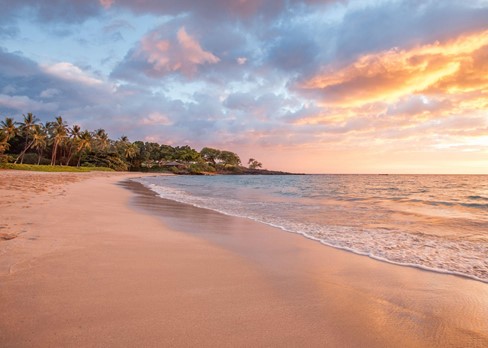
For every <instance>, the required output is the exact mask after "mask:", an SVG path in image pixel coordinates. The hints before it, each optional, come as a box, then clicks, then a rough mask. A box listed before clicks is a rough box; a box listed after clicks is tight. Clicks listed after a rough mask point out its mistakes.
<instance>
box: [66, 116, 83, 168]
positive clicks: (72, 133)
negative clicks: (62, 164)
mask: <svg viewBox="0 0 488 348" xmlns="http://www.w3.org/2000/svg"><path fill="white" fill-rule="evenodd" d="M80 133H81V127H80V126H78V125H77V124H75V125H74V126H73V127H72V128H69V129H68V138H67V142H68V159H67V160H66V165H69V162H70V161H71V158H72V157H73V154H74V149H75V148H76V145H77V144H76V143H77V142H78V139H79V138H80Z"/></svg>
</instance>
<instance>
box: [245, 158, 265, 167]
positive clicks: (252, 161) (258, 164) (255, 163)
mask: <svg viewBox="0 0 488 348" xmlns="http://www.w3.org/2000/svg"><path fill="white" fill-rule="evenodd" d="M247 164H248V165H249V169H256V168H262V167H263V164H262V163H261V162H258V161H256V160H255V159H254V158H249V161H247Z"/></svg>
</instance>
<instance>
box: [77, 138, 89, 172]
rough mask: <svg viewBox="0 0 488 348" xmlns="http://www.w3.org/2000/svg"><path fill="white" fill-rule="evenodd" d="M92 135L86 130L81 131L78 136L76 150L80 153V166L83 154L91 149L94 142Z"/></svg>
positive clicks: (78, 164)
mask: <svg viewBox="0 0 488 348" xmlns="http://www.w3.org/2000/svg"><path fill="white" fill-rule="evenodd" d="M92 140H93V138H92V135H91V133H90V132H89V131H87V130H85V131H83V132H81V133H80V137H79V138H78V142H77V144H76V152H77V153H78V163H77V164H76V166H77V167H79V166H80V162H81V155H82V154H83V152H84V151H86V150H91V146H92V145H91V144H92Z"/></svg>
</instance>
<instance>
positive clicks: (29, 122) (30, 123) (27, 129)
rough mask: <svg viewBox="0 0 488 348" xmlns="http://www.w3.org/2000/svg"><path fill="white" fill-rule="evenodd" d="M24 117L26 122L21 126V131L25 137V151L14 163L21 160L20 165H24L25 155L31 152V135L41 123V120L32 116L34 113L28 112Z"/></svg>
mask: <svg viewBox="0 0 488 348" xmlns="http://www.w3.org/2000/svg"><path fill="white" fill-rule="evenodd" d="M22 116H23V117H24V121H23V122H22V123H21V124H20V130H21V132H22V134H23V135H24V137H25V145H24V150H23V151H22V152H21V153H20V155H19V156H18V157H17V159H16V160H15V162H14V163H17V161H18V160H19V159H20V163H21V164H22V163H24V155H25V153H26V152H27V150H29V147H30V145H29V144H30V138H31V133H32V129H33V128H34V126H35V125H36V124H37V123H38V122H39V119H38V118H37V117H36V116H34V114H32V112H28V113H27V116H26V115H22Z"/></svg>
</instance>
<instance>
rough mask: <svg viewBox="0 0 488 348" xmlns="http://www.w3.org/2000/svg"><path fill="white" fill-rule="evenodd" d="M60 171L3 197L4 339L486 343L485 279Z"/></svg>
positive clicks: (0, 331) (28, 342) (52, 342)
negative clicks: (52, 179) (359, 251)
mask: <svg viewBox="0 0 488 348" xmlns="http://www.w3.org/2000/svg"><path fill="white" fill-rule="evenodd" d="M136 174H140V173H136ZM2 175H4V174H2V173H1V172H0V180H2ZM70 175H71V174H70ZM70 175H67V174H60V175H56V176H58V177H61V178H62V180H60V181H63V180H65V181H66V182H60V183H58V184H56V185H54V186H53V187H52V188H47V189H45V190H44V191H39V192H38V194H37V195H36V196H35V197H32V196H33V195H32V191H29V190H27V191H22V190H21V189H20V187H21V186H22V185H21V183H22V184H23V185H26V183H28V182H30V181H35V180H37V182H38V183H37V184H35V185H34V184H32V185H31V186H32V187H38V189H39V190H40V189H41V188H42V187H44V186H45V185H46V181H47V180H46V176H44V177H42V175H41V177H40V176H39V175H36V174H26V175H22V174H20V175H18V176H17V179H22V180H21V182H20V183H19V182H17V183H15V185H14V187H13V188H12V190H11V191H10V192H11V193H12V192H13V193H15V195H13V196H12V197H11V196H10V195H9V196H8V199H5V201H4V205H3V206H2V207H1V208H2V212H3V213H2V214H5V215H4V216H8V218H9V220H8V222H7V223H8V224H9V225H10V226H16V228H19V229H25V232H23V233H22V234H20V236H19V237H18V238H15V239H13V240H9V241H3V240H2V241H0V260H1V264H0V265H3V264H4V263H5V262H8V261H9V258H10V257H14V256H15V255H16V254H20V255H21V256H22V257H23V258H24V260H25V259H28V261H25V262H24V263H23V264H22V265H19V267H17V268H15V270H14V272H11V273H10V275H5V274H1V273H0V297H1V298H2V299H6V301H1V304H0V313H2V315H1V316H0V341H2V342H4V343H5V344H6V346H16V347H17V346H18V347H23V346H32V345H33V344H34V345H38V346H73V345H76V346H121V345H125V346H127V345H145V346H161V345H165V344H166V345H171V346H188V345H195V344H198V345H199V346H209V347H210V346H229V345H234V346H249V345H259V346H264V345H265V346H283V345H292V346H305V345H307V346H324V345H329V346H359V345H362V346H378V347H380V346H393V345H399V344H402V345H403V346H406V347H418V346H420V347H422V346H425V347H427V346H438V347H441V346H446V345H450V346H471V347H477V346H479V347H482V346H486V345H487V344H488V318H486V316H485V315H484V314H486V313H487V312H488V287H487V286H486V284H485V283H481V282H477V281H474V280H469V279H464V278H460V277H458V276H451V275H445V274H439V273H433V272H426V271H422V270H419V269H416V268H409V267H400V266H396V265H392V264H389V263H384V262H379V261H377V260H374V259H371V258H365V257H364V256H359V255H356V254H353V253H350V252H346V251H343V250H338V249H335V248H332V247H324V246H323V245H322V244H319V243H315V242H312V241H310V240H308V239H306V238H303V237H302V236H301V235H298V234H292V233H283V232H282V231H280V230H278V229H276V228H272V227H269V226H266V225H262V224H260V223H258V222H254V221H250V220H246V219H244V218H237V217H230V216H226V215H223V214H219V213H217V212H213V211H208V210H204V209H201V208H196V207H193V206H189V205H184V204H181V203H177V202H173V201H167V200H163V199H162V198H159V197H156V196H155V194H154V195H151V194H148V191H149V190H148V189H147V188H144V189H145V190H147V191H144V190H138V189H137V187H134V186H132V187H131V188H130V190H128V189H127V185H126V183H123V181H125V180H127V178H128V177H131V176H132V177H137V176H140V175H131V174H126V175H113V174H112V175H111V174H100V175H87V177H86V178H83V179H85V180H78V177H77V176H78V175H80V174H75V178H71V177H70ZM81 175H84V174H81ZM34 179H35V180H34ZM17 185H18V187H17ZM29 185H30V184H27V186H29ZM36 185H37V186H36ZM138 185H141V184H138ZM16 187H17V188H16ZM33 189H34V188H31V189H30V190H33ZM2 190H3V191H2V193H5V192H6V191H5V190H4V187H2ZM7 191H8V190H7ZM149 192H152V191H149ZM15 196H17V197H15ZM29 196H30V198H29ZM4 197H7V196H5V195H4ZM22 197H28V199H27V200H26V201H25V200H23V199H22ZM5 202H9V203H8V205H9V206H6V205H5ZM27 206H29V207H27ZM23 207H25V208H23ZM26 212H28V213H26ZM7 214H8V215H7ZM5 223H6V222H3V224H5ZM0 231H1V230H0ZM34 237H35V239H30V238H34ZM9 244H10V245H15V248H14V247H7V245H9ZM29 258H30V259H29ZM1 269H4V268H1Z"/></svg>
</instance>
